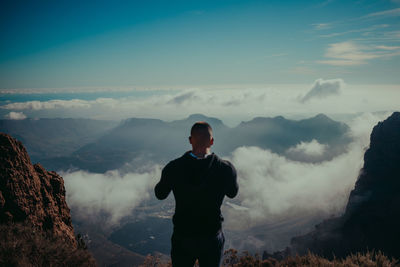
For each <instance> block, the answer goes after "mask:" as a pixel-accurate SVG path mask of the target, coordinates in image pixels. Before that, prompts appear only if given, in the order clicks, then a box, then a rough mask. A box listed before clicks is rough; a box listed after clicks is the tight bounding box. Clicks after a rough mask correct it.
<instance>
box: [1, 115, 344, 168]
mask: <svg viewBox="0 0 400 267" xmlns="http://www.w3.org/2000/svg"><path fill="white" fill-rule="evenodd" d="M196 121H207V122H209V123H210V124H211V126H212V127H213V130H214V138H215V144H214V146H213V151H214V152H216V153H218V154H219V155H222V156H227V155H229V154H230V153H231V152H232V151H233V150H234V149H236V148H238V147H240V146H258V147H261V148H264V149H270V150H271V151H273V152H275V153H279V154H285V152H286V150H287V149H288V148H290V147H293V146H296V145H297V144H300V143H301V142H310V141H312V140H316V141H318V142H319V143H320V144H324V145H328V147H329V149H327V152H326V153H325V154H324V155H323V157H322V158H320V159H319V160H327V159H331V158H333V157H334V156H336V155H338V154H340V153H342V152H344V151H345V149H346V146H347V144H348V143H349V142H350V141H351V138H350V137H349V136H348V132H349V127H348V126H347V125H346V124H344V123H341V122H337V121H334V120H332V119H330V118H329V117H327V116H325V115H323V114H319V115H317V116H315V117H313V118H309V119H304V120H299V121H295V120H288V119H285V118H284V117H281V116H278V117H274V118H263V117H257V118H254V119H253V120H251V121H247V122H242V123H240V124H239V125H238V126H236V127H234V128H230V127H228V126H226V125H224V123H223V122H222V121H221V120H219V119H217V118H211V117H206V116H204V115H201V114H193V115H190V116H189V117H188V118H186V119H183V120H176V121H171V122H166V121H162V120H157V119H141V118H131V119H127V120H124V121H122V122H120V123H118V122H115V121H97V120H90V119H39V120H32V119H25V120H19V121H12V120H0V131H2V132H5V133H9V134H12V135H14V136H16V137H17V138H19V139H20V140H22V141H23V142H24V143H26V146H27V148H28V151H29V153H31V154H32V158H33V160H34V161H36V160H37V161H40V162H41V164H43V165H44V166H45V167H46V168H48V169H52V170H57V171H59V170H64V171H65V170H67V169H71V168H72V169H74V168H75V169H83V170H88V171H91V172H98V173H103V172H106V171H107V170H112V169H118V168H120V167H121V166H123V165H124V164H125V163H130V165H131V166H132V167H133V168H136V167H140V166H143V165H145V164H148V163H161V164H164V163H166V162H167V161H168V160H171V159H173V158H176V157H179V156H180V155H182V154H183V153H184V152H185V151H187V150H189V149H190V144H189V142H188V137H189V135H190V127H191V126H192V125H193V123H194V122H196ZM287 156H288V157H289V156H290V155H287Z"/></svg>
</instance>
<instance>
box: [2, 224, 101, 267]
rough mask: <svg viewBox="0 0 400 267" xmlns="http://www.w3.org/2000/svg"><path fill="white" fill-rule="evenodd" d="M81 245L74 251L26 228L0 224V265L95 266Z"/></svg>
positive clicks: (57, 239)
mask: <svg viewBox="0 0 400 267" xmlns="http://www.w3.org/2000/svg"><path fill="white" fill-rule="evenodd" d="M82 242H83V240H79V239H78V244H79V246H78V248H76V247H74V246H72V245H71V244H69V243H68V242H65V241H64V240H62V239H60V238H57V237H55V236H54V235H52V234H50V233H44V232H42V231H40V230H37V229H35V228H34V227H32V226H30V225H26V224H21V223H18V224H10V225H0V266H96V262H95V260H94V259H93V257H92V255H91V254H90V253H89V252H88V251H87V249H85V247H86V246H85V245H84V244H83V243H82Z"/></svg>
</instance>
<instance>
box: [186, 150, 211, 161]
mask: <svg viewBox="0 0 400 267" xmlns="http://www.w3.org/2000/svg"><path fill="white" fill-rule="evenodd" d="M211 154H212V153H207V154H205V155H204V157H203V158H199V157H198V156H196V155H195V154H193V152H192V151H190V152H189V155H190V156H192V157H193V158H195V159H205V158H207V157H209V156H211Z"/></svg>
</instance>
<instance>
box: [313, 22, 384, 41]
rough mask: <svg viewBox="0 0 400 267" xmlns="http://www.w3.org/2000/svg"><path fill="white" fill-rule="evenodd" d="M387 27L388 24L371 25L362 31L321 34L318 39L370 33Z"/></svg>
mask: <svg viewBox="0 0 400 267" xmlns="http://www.w3.org/2000/svg"><path fill="white" fill-rule="evenodd" d="M389 26H390V25H389V24H379V25H373V26H371V27H367V28H362V29H354V30H348V31H343V32H333V33H328V34H321V35H320V37H323V38H331V37H336V36H342V35H346V34H351V33H362V32H371V31H375V30H380V29H383V28H387V27H389Z"/></svg>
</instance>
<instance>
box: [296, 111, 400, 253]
mask: <svg viewBox="0 0 400 267" xmlns="http://www.w3.org/2000/svg"><path fill="white" fill-rule="evenodd" d="M399 242H400V113H399V112H395V113H393V114H392V115H391V116H390V117H389V118H387V119H386V120H385V121H383V122H379V123H378V124H377V125H376V126H375V127H374V129H373V131H372V134H371V142H370V147H369V149H368V150H367V151H366V153H365V155H364V166H363V168H362V170H361V172H360V176H359V177H358V180H357V182H356V185H355V188H354V190H353V191H352V192H351V194H350V197H349V201H348V204H347V207H346V210H345V213H344V214H343V216H341V217H338V218H334V219H329V220H326V221H324V222H322V223H321V224H319V225H317V226H316V229H315V230H314V231H313V232H311V233H309V234H307V235H304V236H301V237H295V238H293V239H292V250H293V251H294V252H295V253H299V254H304V253H307V251H308V250H310V251H312V252H314V253H317V254H320V255H323V256H326V257H332V256H333V255H335V256H339V257H343V256H346V255H348V254H350V253H354V252H359V251H366V250H381V251H382V252H384V253H385V254H387V255H389V256H393V257H397V258H399V257H400V249H399V248H400V244H399Z"/></svg>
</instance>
